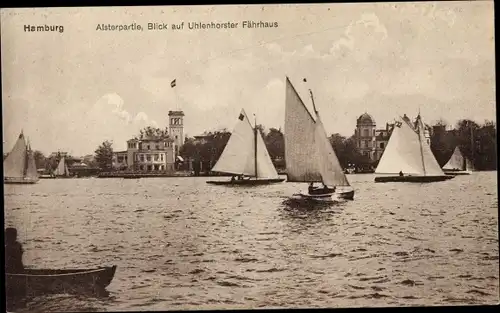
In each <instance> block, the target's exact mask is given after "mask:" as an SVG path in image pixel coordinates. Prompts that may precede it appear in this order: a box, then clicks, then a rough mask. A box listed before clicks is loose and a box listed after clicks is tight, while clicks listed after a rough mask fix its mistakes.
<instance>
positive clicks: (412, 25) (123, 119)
mask: <svg viewBox="0 0 500 313" xmlns="http://www.w3.org/2000/svg"><path fill="white" fill-rule="evenodd" d="M493 17H494V11H493V1H474V2H465V1H463V2H437V3H430V2H421V3H365V4H359V3H342V4H313V5H297V4H291V5H232V6H158V7H154V6H153V7H95V8H37V9H2V10H1V53H2V54H1V62H2V116H3V140H4V144H3V149H4V151H9V150H10V149H11V148H12V147H13V145H14V142H15V140H16V139H17V136H18V135H19V132H20V131H21V130H23V132H24V134H25V135H26V136H27V137H28V138H29V140H30V143H31V146H32V148H33V149H36V150H40V151H42V152H43V153H45V154H47V155H48V154H50V153H51V152H53V151H68V152H70V153H71V154H72V155H75V156H83V155H86V154H93V153H94V151H95V149H96V148H97V146H98V145H99V144H101V143H102V142H103V141H104V140H111V141H112V142H113V147H114V149H115V150H124V149H125V148H126V140H128V139H130V138H131V137H133V136H135V135H137V134H138V132H139V130H140V129H141V128H143V127H146V126H154V127H160V128H165V127H167V126H168V111H169V110H177V109H179V110H183V111H184V113H185V120H184V124H185V131H184V132H185V134H186V135H188V136H194V135H198V134H201V133H203V132H204V131H213V130H219V129H223V128H227V129H228V130H231V129H232V128H233V127H234V125H235V124H236V121H237V118H238V115H239V112H240V110H241V109H242V108H244V109H245V111H246V112H247V114H248V116H249V117H251V116H252V115H253V114H255V115H256V117H257V123H260V124H263V125H264V126H265V127H266V128H270V127H276V128H279V127H283V123H284V108H285V77H286V76H288V77H290V80H291V81H292V83H293V84H294V86H295V87H296V89H297V91H298V92H299V94H300V95H301V97H302V98H303V100H304V102H305V103H306V105H308V106H309V107H310V108H311V107H312V106H311V101H310V99H309V94H308V89H309V88H310V89H311V90H312V91H313V93H314V99H315V103H316V106H317V108H318V110H319V112H320V115H321V118H322V120H323V122H324V124H325V128H326V131H327V133H329V134H330V133H340V134H341V135H344V136H351V135H352V134H353V133H354V128H355V126H356V118H357V117H359V115H361V114H363V113H365V112H367V113H369V114H370V115H371V116H373V118H374V119H375V121H376V123H377V127H378V128H383V127H385V123H386V122H391V121H393V120H394V119H395V118H397V117H398V116H399V115H403V114H405V113H406V114H408V115H409V116H413V117H414V116H416V114H417V113H418V111H419V110H420V112H421V115H422V117H423V119H424V121H425V122H426V123H428V124H431V123H433V122H435V121H437V120H439V119H441V118H442V119H444V120H445V121H446V122H448V123H449V124H455V123H456V122H457V121H458V120H459V119H463V118H468V119H472V120H475V121H476V122H479V123H483V122H484V121H485V120H493V121H494V120H495V116H496V115H495V105H496V100H495V76H494V75H495V72H494V68H495V63H494V55H495V52H494V19H493ZM244 20H252V21H256V22H258V21H263V22H278V27H277V28H242V27H241V23H242V21H244ZM227 21H232V22H238V23H239V24H238V25H239V26H240V27H238V28H236V29H205V30H189V29H187V27H186V26H187V23H188V22H205V23H209V22H227ZM150 22H151V23H153V22H156V23H167V24H168V25H169V27H170V26H171V24H173V23H175V24H180V23H181V22H184V29H182V30H172V29H168V30H163V31H148V30H147V29H144V31H121V32H116V31H97V30H96V28H97V25H98V24H100V23H105V24H131V23H137V24H140V25H142V27H143V28H147V23H150ZM25 24H29V25H45V24H47V25H62V26H64V32H62V33H59V32H25V31H24V25H25ZM303 78H306V79H307V82H303ZM174 79H176V82H177V85H176V87H174V88H171V87H170V82H171V81H172V80H174Z"/></svg>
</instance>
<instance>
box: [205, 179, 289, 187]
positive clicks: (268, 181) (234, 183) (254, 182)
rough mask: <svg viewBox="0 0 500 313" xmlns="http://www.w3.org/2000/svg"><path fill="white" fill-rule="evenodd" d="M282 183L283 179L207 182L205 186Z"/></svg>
mask: <svg viewBox="0 0 500 313" xmlns="http://www.w3.org/2000/svg"><path fill="white" fill-rule="evenodd" d="M283 181H285V179H284V178H273V179H246V180H234V181H207V184H211V185H223V186H259V185H269V184H277V183H281V182H283Z"/></svg>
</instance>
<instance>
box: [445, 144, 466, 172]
mask: <svg viewBox="0 0 500 313" xmlns="http://www.w3.org/2000/svg"><path fill="white" fill-rule="evenodd" d="M443 169H445V170H464V157H463V155H462V153H461V152H460V148H459V147H458V146H457V147H455V150H454V151H453V154H452V155H451V157H450V159H449V160H448V162H447V163H446V164H445V165H444V166H443Z"/></svg>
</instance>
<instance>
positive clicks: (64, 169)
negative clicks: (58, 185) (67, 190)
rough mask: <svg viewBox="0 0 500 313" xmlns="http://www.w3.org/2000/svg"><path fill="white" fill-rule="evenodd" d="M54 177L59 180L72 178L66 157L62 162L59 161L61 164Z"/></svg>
mask: <svg viewBox="0 0 500 313" xmlns="http://www.w3.org/2000/svg"><path fill="white" fill-rule="evenodd" d="M54 175H55V176H56V177H57V178H68V177H70V175H69V170H68V166H67V165H66V158H65V157H62V158H61V160H59V164H58V165H57V168H56V170H55V171H54Z"/></svg>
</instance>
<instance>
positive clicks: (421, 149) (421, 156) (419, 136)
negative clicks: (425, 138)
mask: <svg viewBox="0 0 500 313" xmlns="http://www.w3.org/2000/svg"><path fill="white" fill-rule="evenodd" d="M417 123H418V124H417V125H418V132H417V133H418V144H419V145H420V158H421V159H422V167H423V168H424V176H425V174H426V173H425V162H424V150H423V147H422V135H421V132H422V131H423V129H422V127H421V126H423V125H424V123H422V120H421V118H420V110H419V113H418V117H417Z"/></svg>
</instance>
